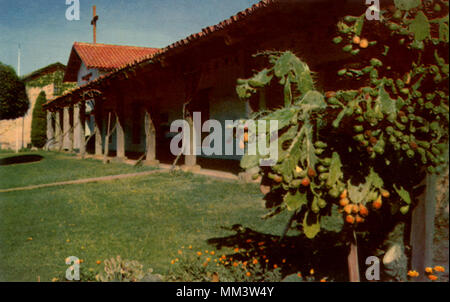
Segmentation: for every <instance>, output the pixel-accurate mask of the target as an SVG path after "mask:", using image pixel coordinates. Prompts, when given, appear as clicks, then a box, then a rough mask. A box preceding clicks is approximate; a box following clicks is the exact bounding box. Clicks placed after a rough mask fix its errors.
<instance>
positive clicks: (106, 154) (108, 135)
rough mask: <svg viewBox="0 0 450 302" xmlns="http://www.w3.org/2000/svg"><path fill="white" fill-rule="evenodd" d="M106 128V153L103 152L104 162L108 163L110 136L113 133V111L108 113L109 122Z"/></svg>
mask: <svg viewBox="0 0 450 302" xmlns="http://www.w3.org/2000/svg"><path fill="white" fill-rule="evenodd" d="M107 127H108V128H106V136H105V153H104V154H103V163H104V164H106V163H107V162H108V153H109V137H110V135H111V130H110V129H111V112H109V113H108V124H107Z"/></svg>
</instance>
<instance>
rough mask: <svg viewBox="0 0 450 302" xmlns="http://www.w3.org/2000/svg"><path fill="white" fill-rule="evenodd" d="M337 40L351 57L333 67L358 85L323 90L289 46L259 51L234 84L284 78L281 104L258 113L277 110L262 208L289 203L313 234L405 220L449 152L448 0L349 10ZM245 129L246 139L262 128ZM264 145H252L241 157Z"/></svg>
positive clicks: (244, 88)
mask: <svg viewBox="0 0 450 302" xmlns="http://www.w3.org/2000/svg"><path fill="white" fill-rule="evenodd" d="M333 43H334V44H335V45H336V47H338V48H342V51H344V52H346V53H348V56H349V58H353V59H354V60H353V61H354V62H352V63H351V64H348V65H346V66H342V68H341V69H339V70H337V74H336V77H337V79H338V80H337V82H338V83H339V81H342V82H345V83H347V84H348V83H351V86H352V87H354V88H353V89H348V88H346V89H342V90H336V91H327V92H322V91H319V90H318V88H316V87H315V85H314V81H313V76H312V75H311V72H310V70H309V67H308V65H307V64H306V63H305V62H302V61H301V60H300V59H299V58H297V57H296V56H295V55H294V54H293V53H291V52H266V53H263V54H260V55H265V56H266V57H267V59H268V66H269V67H267V68H265V69H263V70H262V71H260V72H258V73H256V74H255V75H254V76H253V77H252V78H250V79H240V80H238V86H237V93H238V95H239V96H240V97H241V98H243V99H249V98H250V97H251V96H252V95H253V94H257V93H258V92H259V90H260V89H261V88H262V87H266V86H272V85H281V86H282V88H283V97H284V104H285V105H284V107H282V108H279V109H277V110H273V111H269V110H265V111H261V112H258V113H256V114H255V115H254V116H253V119H254V120H277V121H278V129H277V132H278V159H277V161H276V163H275V164H274V165H273V166H271V167H261V169H260V172H259V175H260V176H262V183H261V191H262V192H263V194H265V199H266V205H267V207H268V208H270V209H271V212H269V213H268V214H267V215H266V216H265V218H268V217H272V216H274V215H277V214H279V213H281V212H282V211H290V212H292V215H293V221H295V222H296V225H295V226H294V227H296V228H298V229H299V230H301V231H302V232H303V234H304V235H305V236H306V237H308V238H314V237H315V236H316V235H317V234H319V233H320V231H321V230H327V231H333V232H343V233H344V234H349V235H350V234H352V236H353V234H354V232H369V233H370V232H378V231H379V229H380V226H383V225H386V224H389V223H388V222H392V221H393V222H392V224H393V225H395V223H394V222H395V221H398V220H407V215H408V213H410V209H411V207H412V206H414V203H415V197H416V196H417V195H418V194H420V190H421V188H418V187H417V184H419V183H420V181H421V180H422V179H423V177H424V175H425V172H427V173H439V172H440V171H441V170H442V168H443V167H444V166H445V165H446V164H447V160H446V156H445V155H444V154H446V150H447V149H448V136H449V135H448V125H449V89H448V88H449V87H448V77H449V63H448V60H449V58H448V1H419V0H418V1H406V0H404V1H402V0H397V1H395V6H391V7H389V8H387V9H386V10H383V11H382V15H381V20H380V21H370V22H368V21H366V20H365V15H361V16H347V17H345V18H344V19H343V20H341V21H340V22H339V23H338V24H337V29H336V36H335V37H334V38H333ZM350 66H351V67H350ZM355 66H356V67H355ZM345 87H349V86H348V85H346V86H345ZM249 131H251V130H248V129H247V128H244V129H243V130H242V132H243V134H244V136H243V138H242V142H241V143H242V144H243V145H244V143H245V144H248V143H251V142H254V141H255V140H256V139H258V138H260V137H257V134H256V133H250V132H249ZM269 136H270V133H269V131H266V137H269ZM267 157H268V155H261V154H257V155H249V154H247V155H245V156H244V157H243V158H242V161H241V166H242V167H243V168H244V169H250V168H253V167H257V166H258V165H259V162H260V161H259V160H260V159H264V158H267ZM387 232H388V231H387Z"/></svg>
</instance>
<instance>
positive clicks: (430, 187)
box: [410, 174, 437, 281]
mask: <svg viewBox="0 0 450 302" xmlns="http://www.w3.org/2000/svg"><path fill="white" fill-rule="evenodd" d="M422 184H424V185H425V186H426V187H425V192H424V193H423V194H422V195H420V196H419V197H418V203H417V205H416V207H415V208H414V210H413V212H412V221H411V238H410V243H411V248H412V251H411V269H412V270H416V271H417V272H419V277H418V278H415V279H414V281H427V280H428V279H427V278H426V275H425V267H427V266H432V265H433V235H434V218H435V212H436V185H437V176H436V175H434V174H433V175H430V174H427V176H426V177H425V179H424V181H423V182H422Z"/></svg>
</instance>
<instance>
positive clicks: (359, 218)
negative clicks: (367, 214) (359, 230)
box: [356, 214, 364, 223]
mask: <svg viewBox="0 0 450 302" xmlns="http://www.w3.org/2000/svg"><path fill="white" fill-rule="evenodd" d="M356 222H357V223H363V222H364V218H362V217H361V216H359V215H358V214H357V215H356Z"/></svg>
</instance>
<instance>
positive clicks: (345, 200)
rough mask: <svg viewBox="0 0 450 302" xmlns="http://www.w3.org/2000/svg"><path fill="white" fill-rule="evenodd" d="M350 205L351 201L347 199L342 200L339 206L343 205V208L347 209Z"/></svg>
mask: <svg viewBox="0 0 450 302" xmlns="http://www.w3.org/2000/svg"><path fill="white" fill-rule="evenodd" d="M349 203H350V200H348V198H347V197H344V198H341V200H339V204H340V205H341V207H345V206H346V205H348V204H349Z"/></svg>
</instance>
